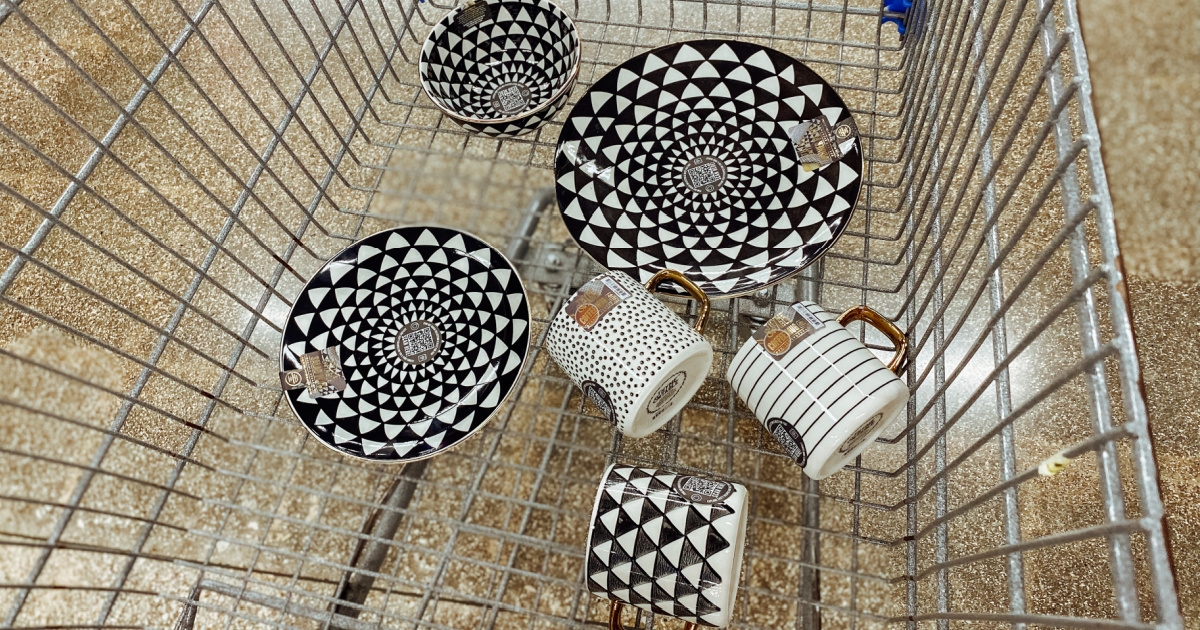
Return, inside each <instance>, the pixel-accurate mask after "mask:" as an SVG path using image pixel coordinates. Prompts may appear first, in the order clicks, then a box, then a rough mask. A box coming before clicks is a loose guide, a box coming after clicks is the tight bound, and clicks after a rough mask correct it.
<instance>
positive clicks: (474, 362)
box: [279, 227, 530, 462]
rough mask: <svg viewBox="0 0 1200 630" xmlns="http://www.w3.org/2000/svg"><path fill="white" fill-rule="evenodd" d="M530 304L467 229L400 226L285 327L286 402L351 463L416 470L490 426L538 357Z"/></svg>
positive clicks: (347, 261)
mask: <svg viewBox="0 0 1200 630" xmlns="http://www.w3.org/2000/svg"><path fill="white" fill-rule="evenodd" d="M529 324H530V321H529V302H528V299H527V298H526V296H525V287H524V286H523V285H522V284H521V279H520V278H519V277H518V276H517V272H516V270H515V269H514V268H513V266H512V263H510V262H509V261H508V260H507V259H506V258H505V257H504V256H503V255H502V254H501V253H500V252H499V251H497V250H496V249H495V248H493V247H491V246H490V245H488V244H487V243H485V242H483V241H482V240H480V239H478V238H476V237H474V236H472V235H470V234H467V233H465V232H460V231H458V230H453V229H449V228H441V227H401V228H395V229H392V230H386V231H383V232H379V233H376V234H374V235H372V236H369V237H367V238H365V239H363V240H361V241H358V242H357V243H354V244H353V245H351V246H350V247H347V248H346V249H344V250H342V251H341V252H340V253H338V254H337V255H336V256H334V257H333V258H332V259H330V260H329V261H328V262H327V263H325V265H324V266H323V267H321V269H320V270H319V271H318V272H317V273H316V274H315V275H314V276H313V277H312V278H311V279H310V280H309V281H308V284H307V285H305V287H304V289H303V290H302V291H301V292H300V295H299V297H297V298H296V301H295V302H294V303H293V305H292V311H291V313H290V314H289V315H288V319H287V322H286V324H285V326H284V329H283V341H282V348H281V351H280V357H279V364H280V365H279V368H280V370H281V372H280V380H281V382H282V384H283V388H284V390H285V394H286V397H287V401H288V404H289V405H291V407H292V411H293V412H294V413H295V414H296V417H297V418H299V419H300V422H301V423H303V424H304V426H305V428H307V429H308V430H309V432H310V433H312V435H313V436H314V437H316V438H317V439H318V440H320V441H321V443H323V444H325V445H327V446H329V447H331V448H333V449H334V450H336V451H338V452H340V453H343V454H345V455H348V456H350V457H355V458H360V459H367V460H371V461H377V462H411V461H415V460H419V459H424V458H427V457H432V456H433V455H437V454H438V453H441V452H444V451H445V450H446V449H448V448H450V447H452V446H454V445H456V444H459V443H461V442H462V441H463V440H465V439H467V438H468V437H470V436H471V435H473V434H474V433H476V432H477V431H479V429H480V428H481V427H483V425H484V424H485V423H486V422H487V421H488V420H489V419H490V418H491V416H492V414H493V412H495V411H496V410H497V409H498V408H499V407H500V405H501V403H503V402H504V400H505V399H506V398H507V397H508V394H509V393H510V392H511V391H512V389H513V387H514V386H515V385H516V383H517V377H518V376H519V375H520V373H521V370H522V368H523V367H524V365H525V359H526V358H527V357H528V355H529V339H530V327H529Z"/></svg>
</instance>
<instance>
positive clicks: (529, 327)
mask: <svg viewBox="0 0 1200 630" xmlns="http://www.w3.org/2000/svg"><path fill="white" fill-rule="evenodd" d="M422 228H438V229H443V230H451V231H454V232H458V233H460V234H465V235H467V236H470V237H471V238H474V239H475V240H477V241H479V242H480V243H483V244H484V245H487V246H488V247H489V248H491V249H492V251H493V252H495V253H496V254H499V255H500V258H502V259H503V260H504V262H506V263H508V266H509V267H511V268H512V271H513V275H514V276H516V277H517V284H519V285H520V286H521V296H522V297H523V298H525V305H526V310H528V311H529V316H528V320H529V321H528V322H526V331H527V332H528V335H527V336H526V339H525V350H524V352H523V353H522V356H521V367H520V368H518V369H517V372H516V375H517V376H516V378H517V381H520V379H521V377H522V376H524V374H525V369H526V368H528V367H529V356H530V355H531V354H532V352H531V350H532V347H533V309H532V306H531V304H532V303H531V302H530V301H529V289H528V288H526V287H525V279H524V278H522V277H521V274H520V272H518V271H517V266H516V265H515V264H513V262H512V261H511V260H509V258H508V256H507V255H505V253H504V252H502V251H500V249H499V248H497V247H496V246H495V245H492V244H491V243H489V242H488V241H487V240H485V239H483V238H480V237H479V236H477V235H476V234H474V233H473V232H468V231H466V230H460V229H458V228H455V227H450V226H448V225H438V224H434V223H416V224H405V225H397V226H396V227H392V228H387V229H385V230H379V231H378V232H375V233H373V234H368V235H366V236H364V237H362V238H360V239H358V240H357V241H354V242H353V243H351V244H349V245H347V246H345V247H343V248H342V249H340V250H338V252H337V253H335V254H333V255H332V256H330V257H329V258H328V259H327V260H326V261H325V263H324V264H323V265H321V268H320V269H318V270H317V271H316V272H315V273H313V274H312V275H311V276H309V278H308V280H306V281H305V282H304V286H303V287H301V288H300V291H299V292H297V293H296V295H297V299H296V301H295V302H292V307H291V308H289V309H288V314H287V317H286V318H285V319H284V320H283V325H284V329H286V328H287V325H288V323H289V322H291V321H292V314H293V313H294V312H295V309H296V305H297V304H299V303H300V300H299V299H298V298H299V296H302V295H304V292H305V291H307V290H308V286H309V284H310V283H311V282H312V281H313V279H314V278H316V277H317V276H318V275H319V274H320V273H321V272H323V271H325V269H326V268H327V267H328V266H329V265H331V264H333V261H334V259H335V258H337V257H338V256H340V255H342V254H344V253H346V251H348V250H349V249H351V248H353V247H358V246H359V245H361V244H362V243H363V242H364V241H366V240H367V239H369V238H373V237H375V236H378V235H380V234H384V233H387V232H396V231H399V230H406V229H422ZM283 339H284V334H283V331H280V333H279V370H280V371H283V370H284V365H283V356H284V355H283V353H284V349H285V348H286V347H287V346H286V344H284V340H283ZM517 384H518V383H517V382H514V383H513V386H512V387H511V388H509V390H508V391H507V392H505V393H504V396H503V397H502V398H501V399H500V402H499V403H497V404H496V408H495V409H494V410H493V411H492V413H489V414H488V416H487V417H486V418H484V419H483V422H480V423H479V425H478V426H476V427H475V428H474V429H473V430H472V431H470V432H469V433H467V434H466V435H465V436H463V438H462V439H461V440H459V441H457V442H455V443H453V444H450V445H449V446H444V447H442V448H439V449H436V450H434V451H432V452H430V453H427V454H424V455H421V456H420V457H407V458H395V459H374V458H371V457H365V456H363V455H356V454H354V453H350V452H347V451H346V450H344V449H342V448H341V447H339V446H337V445H335V444H331V443H330V442H329V441H327V440H326V439H325V438H324V437H322V436H320V435H318V434H317V432H316V431H315V430H313V428H312V427H311V426H309V423H308V422H306V421H305V420H304V418H303V417H302V416H301V414H300V413H299V412H298V411H297V410H296V404H295V403H294V402H293V401H292V399H291V397H289V396H288V395H287V392H286V391H281V394H282V395H283V399H284V400H286V401H287V404H288V408H289V409H291V410H292V415H293V416H295V417H296V420H297V421H298V422H299V423H300V425H301V426H303V427H304V429H305V430H306V431H308V433H309V434H310V435H312V436H313V438H314V439H316V440H317V442H319V443H320V444H321V445H322V446H324V447H325V448H328V449H330V450H331V451H334V452H336V453H337V454H338V455H341V456H343V457H349V458H351V459H354V460H358V461H363V462H370V463H372V464H383V465H388V466H394V465H398V464H400V465H402V464H411V463H412V462H419V461H421V460H424V459H429V458H431V457H436V456H437V455H441V454H443V453H445V452H447V451H449V450H450V449H453V448H456V447H458V446H461V445H463V444H466V443H467V442H469V441H470V440H472V439H474V438H475V437H477V436H478V435H479V433H480V431H481V430H482V429H483V428H484V427H485V426H487V425H488V423H490V422H491V421H492V419H493V418H494V417H495V416H496V412H497V411H499V410H500V408H501V407H503V406H504V403H506V402H508V400H509V398H511V397H512V395H513V392H515V391H516V390H517V389H520V388H519V387H517Z"/></svg>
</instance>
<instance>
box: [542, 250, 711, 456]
mask: <svg viewBox="0 0 1200 630" xmlns="http://www.w3.org/2000/svg"><path fill="white" fill-rule="evenodd" d="M667 280H671V281H673V282H676V283H678V284H679V285H680V286H682V287H684V288H685V289H686V290H687V291H688V292H689V293H691V294H692V296H693V297H695V298H696V300H697V301H699V303H700V313H699V315H698V316H697V317H696V326H695V328H694V329H693V328H692V327H690V326H688V325H687V324H686V323H685V322H684V321H683V320H682V319H680V318H679V316H678V315H676V314H675V313H674V312H673V311H672V310H671V309H669V308H667V307H666V306H665V305H664V304H663V303H662V302H659V301H658V300H657V299H656V298H655V297H654V296H653V295H652V294H651V291H653V290H654V288H655V287H656V286H658V284H659V283H660V282H664V281H667ZM707 314H708V298H707V297H706V296H705V295H704V292H703V291H701V290H700V289H699V288H697V287H696V285H695V284H693V283H692V282H691V281H689V280H688V279H687V278H685V277H684V276H683V275H682V274H680V273H679V272H677V271H673V270H670V269H664V270H662V271H660V272H658V273H657V274H655V276H654V277H653V278H651V279H650V281H649V282H647V283H646V286H644V287H643V286H642V285H641V284H639V283H638V282H637V281H635V280H634V279H633V278H631V277H629V276H628V275H626V274H625V273H622V272H620V271H610V272H608V273H604V274H600V275H599V276H596V277H595V278H593V279H592V280H591V281H589V282H588V283H587V284H585V285H583V287H581V288H580V289H579V290H578V291H576V292H575V293H574V294H573V295H572V296H571V298H570V299H569V300H567V303H566V304H565V305H564V306H563V307H562V308H561V309H559V311H558V314H557V315H555V316H554V320H553V321H552V322H551V323H550V330H549V332H548V333H547V334H546V349H547V350H549V351H550V356H551V357H553V358H554V361H555V362H557V363H558V365H559V366H560V367H562V369H563V370H564V371H565V372H566V373H567V375H568V376H570V377H571V380H572V381H574V382H575V384H576V385H578V386H579V388H580V389H582V390H583V393H584V395H585V396H587V397H588V398H589V399H590V400H591V401H592V402H594V403H596V406H597V407H599V408H600V411H601V413H603V414H604V415H605V417H606V418H608V419H609V421H611V422H614V423H616V425H617V427H618V428H619V429H620V430H621V432H622V433H624V434H625V435H628V436H629V437H644V436H646V435H649V434H650V433H653V432H654V431H655V430H656V429H658V428H659V427H661V426H662V425H664V424H666V423H667V421H669V420H670V419H671V418H672V417H673V416H674V415H675V414H676V413H678V412H679V410H680V409H683V406H684V405H686V404H687V402H688V401H689V400H691V399H692V396H693V395H695V393H696V390H698V389H700V385H701V384H703V383H704V378H705V377H706V376H707V375H708V368H709V367H710V366H711V365H712V358H713V350H712V344H710V343H708V340H706V339H705V338H704V337H702V336H701V335H700V332H699V331H700V330H701V329H702V327H703V326H704V318H705V316H706V315H707Z"/></svg>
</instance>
